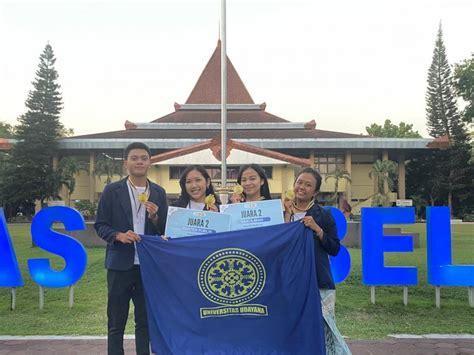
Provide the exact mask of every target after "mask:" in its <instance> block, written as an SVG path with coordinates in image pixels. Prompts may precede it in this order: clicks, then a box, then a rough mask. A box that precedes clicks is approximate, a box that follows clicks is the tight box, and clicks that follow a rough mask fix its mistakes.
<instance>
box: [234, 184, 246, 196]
mask: <svg viewBox="0 0 474 355" xmlns="http://www.w3.org/2000/svg"><path fill="white" fill-rule="evenodd" d="M243 192H244V188H243V187H242V185H239V184H237V185H235V186H234V194H237V195H242V194H243Z"/></svg>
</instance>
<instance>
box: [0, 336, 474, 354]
mask: <svg viewBox="0 0 474 355" xmlns="http://www.w3.org/2000/svg"><path fill="white" fill-rule="evenodd" d="M348 344H349V347H350V348H351V351H352V354H353V355H366V354H367V355H379V354H380V355H387V354H397V355H398V354H400V355H411V354H417V355H418V354H420V355H422V354H439V355H451V354H453V355H454V354H457V355H468V354H471V355H472V354H474V337H473V336H471V337H464V338H451V337H439V338H432V337H418V338H406V337H402V338H386V339H383V340H348ZM106 350H107V349H106V339H105V338H98V337H80V338H79V337H78V338H61V337H51V338H50V339H45V338H42V337H28V338H26V337H23V338H22V337H8V338H6V337H0V355H6V354H8V355H13V354H18V355H20V354H21V355H27V354H34V355H53V354H61V355H63V354H64V355H69V354H70V355H73V354H85V355H99V354H107V351H106ZM125 353H126V354H127V355H132V354H135V351H134V340H133V339H126V340H125Z"/></svg>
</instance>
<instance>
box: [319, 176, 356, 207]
mask: <svg viewBox="0 0 474 355" xmlns="http://www.w3.org/2000/svg"><path fill="white" fill-rule="evenodd" d="M329 179H334V195H333V197H332V201H333V202H335V203H336V206H338V205H339V198H338V197H339V196H338V190H339V180H346V181H347V182H352V180H351V174H349V172H348V171H347V170H339V169H336V170H334V171H333V172H332V173H329V174H327V175H326V177H325V178H324V181H325V182H327V181H328V180H329Z"/></svg>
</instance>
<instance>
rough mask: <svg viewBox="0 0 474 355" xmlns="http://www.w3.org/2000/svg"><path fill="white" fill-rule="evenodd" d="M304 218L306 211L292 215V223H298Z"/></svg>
mask: <svg viewBox="0 0 474 355" xmlns="http://www.w3.org/2000/svg"><path fill="white" fill-rule="evenodd" d="M304 216H306V211H303V212H297V213H295V214H294V215H293V222H294V221H299V220H300V219H302V218H303V217H304Z"/></svg>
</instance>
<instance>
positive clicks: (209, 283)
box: [198, 248, 268, 318]
mask: <svg viewBox="0 0 474 355" xmlns="http://www.w3.org/2000/svg"><path fill="white" fill-rule="evenodd" d="M265 280H266V274H265V267H264V265H263V263H262V262H261V261H260V260H259V259H258V258H257V257H256V256H255V255H253V254H252V253H250V252H248V251H246V250H244V249H238V248H226V249H221V250H218V251H216V252H214V253H212V254H211V255H209V256H208V257H207V258H206V259H205V260H204V261H203V262H202V264H201V267H200V268H199V271H198V285H199V289H200V290H201V293H202V294H203V296H204V297H206V298H207V299H208V300H209V301H211V302H213V303H216V304H218V305H220V306H219V307H213V308H201V309H200V314H201V318H207V317H224V316H237V315H256V316H268V310H267V306H264V305H260V304H247V302H249V301H251V300H253V299H254V298H256V297H258V295H260V293H261V292H262V290H263V288H264V287H265Z"/></svg>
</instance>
